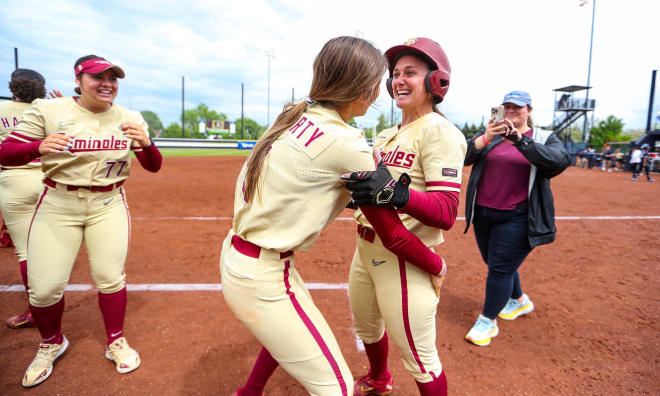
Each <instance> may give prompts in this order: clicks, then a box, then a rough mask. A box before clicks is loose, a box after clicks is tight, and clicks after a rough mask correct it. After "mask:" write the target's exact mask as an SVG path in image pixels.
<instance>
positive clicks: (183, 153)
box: [159, 148, 250, 157]
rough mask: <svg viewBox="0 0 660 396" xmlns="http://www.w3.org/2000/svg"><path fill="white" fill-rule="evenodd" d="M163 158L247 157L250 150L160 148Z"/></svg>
mask: <svg viewBox="0 0 660 396" xmlns="http://www.w3.org/2000/svg"><path fill="white" fill-rule="evenodd" d="M159 150H160V152H161V153H162V154H163V157H209V156H228V155H231V156H243V157H247V156H248V155H249V154H250V150H238V149H178V148H176V149H175V148H161V149H159Z"/></svg>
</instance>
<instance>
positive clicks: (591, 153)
mask: <svg viewBox="0 0 660 396" xmlns="http://www.w3.org/2000/svg"><path fill="white" fill-rule="evenodd" d="M586 157H587V168H589V169H591V168H593V167H594V162H595V161H596V150H594V147H593V146H591V145H589V146H587V152H586Z"/></svg>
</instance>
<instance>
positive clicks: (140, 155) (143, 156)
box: [135, 144, 163, 172]
mask: <svg viewBox="0 0 660 396" xmlns="http://www.w3.org/2000/svg"><path fill="white" fill-rule="evenodd" d="M135 156H136V157H137V159H138V161H139V162H140V165H142V167H143V168H144V169H146V170H148V171H149V172H158V171H159V170H160V167H161V165H162V164H163V156H162V155H161V153H160V150H158V147H156V146H155V145H153V144H152V145H151V146H148V147H145V148H144V149H143V150H142V151H136V152H135Z"/></svg>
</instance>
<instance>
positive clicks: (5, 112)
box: [0, 101, 41, 169]
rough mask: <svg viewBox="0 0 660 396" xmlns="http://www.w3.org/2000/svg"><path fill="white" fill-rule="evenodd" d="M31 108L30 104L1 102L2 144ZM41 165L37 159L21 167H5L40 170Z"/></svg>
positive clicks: (0, 132) (8, 167) (0, 128)
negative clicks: (24, 113)
mask: <svg viewBox="0 0 660 396" xmlns="http://www.w3.org/2000/svg"><path fill="white" fill-rule="evenodd" d="M29 107H30V104H29V103H23V102H13V101H6V102H0V142H2V141H4V140H5V139H6V138H7V137H8V136H9V135H10V134H11V133H12V132H13V131H14V130H15V129H16V128H18V125H19V123H20V120H21V119H22V118H23V112H24V111H25V110H26V109H28V108H29ZM40 166H41V164H40V162H39V159H38V158H37V159H35V160H34V161H32V162H30V163H29V164H25V165H21V166H4V167H3V168H7V169H22V168H38V167H40Z"/></svg>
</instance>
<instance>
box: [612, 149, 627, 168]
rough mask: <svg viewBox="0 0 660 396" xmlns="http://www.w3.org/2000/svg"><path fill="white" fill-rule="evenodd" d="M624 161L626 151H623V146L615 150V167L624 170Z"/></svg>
mask: <svg viewBox="0 0 660 396" xmlns="http://www.w3.org/2000/svg"><path fill="white" fill-rule="evenodd" d="M624 163H625V161H624V153H622V152H621V148H617V149H616V150H614V169H615V170H616V171H622V170H623V168H624Z"/></svg>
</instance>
